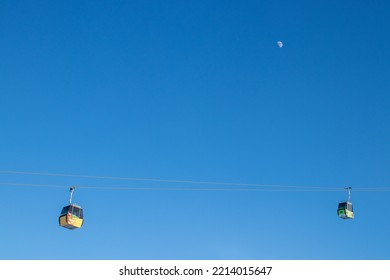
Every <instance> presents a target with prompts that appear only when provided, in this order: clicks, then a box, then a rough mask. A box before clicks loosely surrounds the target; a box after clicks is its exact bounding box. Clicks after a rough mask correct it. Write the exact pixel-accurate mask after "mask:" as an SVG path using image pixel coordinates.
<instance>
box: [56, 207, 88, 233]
mask: <svg viewBox="0 0 390 280" xmlns="http://www.w3.org/2000/svg"><path fill="white" fill-rule="evenodd" d="M83 222H84V220H83V209H82V208H81V207H80V206H78V205H76V204H70V205H68V206H65V207H64V208H62V211H61V214H60V217H59V223H60V226H62V227H64V228H68V229H76V228H81V227H82V226H83Z"/></svg>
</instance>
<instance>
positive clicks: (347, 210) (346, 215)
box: [337, 201, 354, 219]
mask: <svg viewBox="0 0 390 280" xmlns="http://www.w3.org/2000/svg"><path fill="white" fill-rule="evenodd" d="M337 215H338V216H339V217H340V218H341V219H353V218H354V214H353V207H352V203H351V202H350V201H344V202H340V203H339V207H338V208H337Z"/></svg>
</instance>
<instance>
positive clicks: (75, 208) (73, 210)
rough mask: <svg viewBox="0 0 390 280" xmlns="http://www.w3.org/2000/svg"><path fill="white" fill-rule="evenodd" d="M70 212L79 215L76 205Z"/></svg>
mask: <svg viewBox="0 0 390 280" xmlns="http://www.w3.org/2000/svg"><path fill="white" fill-rule="evenodd" d="M72 214H73V215H75V216H77V217H79V216H80V208H78V207H73V209H72Z"/></svg>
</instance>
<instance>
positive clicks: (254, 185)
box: [0, 170, 339, 190]
mask: <svg viewBox="0 0 390 280" xmlns="http://www.w3.org/2000/svg"><path fill="white" fill-rule="evenodd" d="M0 174H18V175H34V176H51V177H73V178H87V179H105V180H121V181H148V182H159V183H181V184H198V185H221V186H236V187H262V188H285V189H289V188H291V189H319V190H321V189H328V188H326V187H318V186H290V185H271V184H250V183H235V182H213V181H195V180H171V179H158V178H132V177H113V176H94V175H78V174H62V173H39V172H26V171H9V170H0ZM335 189H336V188H335ZM337 190H339V188H337Z"/></svg>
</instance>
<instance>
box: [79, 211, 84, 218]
mask: <svg viewBox="0 0 390 280" xmlns="http://www.w3.org/2000/svg"><path fill="white" fill-rule="evenodd" d="M79 217H80V218H81V219H82V218H83V209H80V216H79Z"/></svg>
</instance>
